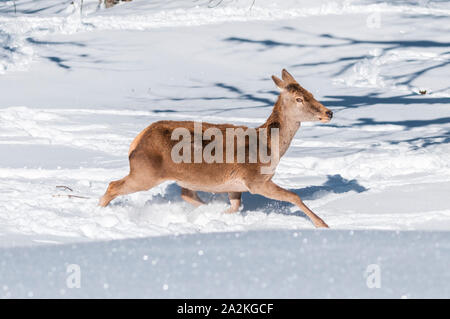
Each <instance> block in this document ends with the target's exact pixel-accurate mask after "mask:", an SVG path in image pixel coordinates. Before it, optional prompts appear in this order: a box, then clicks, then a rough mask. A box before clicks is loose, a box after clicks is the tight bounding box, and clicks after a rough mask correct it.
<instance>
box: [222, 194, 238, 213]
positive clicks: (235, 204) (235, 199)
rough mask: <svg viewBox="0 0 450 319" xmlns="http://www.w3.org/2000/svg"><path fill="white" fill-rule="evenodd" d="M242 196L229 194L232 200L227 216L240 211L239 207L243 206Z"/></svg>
mask: <svg viewBox="0 0 450 319" xmlns="http://www.w3.org/2000/svg"><path fill="white" fill-rule="evenodd" d="M241 195H242V193H240V192H229V193H228V198H229V199H230V204H231V206H230V208H228V209H227V210H226V211H224V213H225V214H233V213H236V212H237V211H238V210H239V206H241Z"/></svg>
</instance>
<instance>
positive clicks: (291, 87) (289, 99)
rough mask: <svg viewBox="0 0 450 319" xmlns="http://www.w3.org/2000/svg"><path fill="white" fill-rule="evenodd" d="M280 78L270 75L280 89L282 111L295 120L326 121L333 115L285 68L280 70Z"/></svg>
mask: <svg viewBox="0 0 450 319" xmlns="http://www.w3.org/2000/svg"><path fill="white" fill-rule="evenodd" d="M281 74H282V80H281V79H279V78H278V77H276V76H275V75H272V79H273V81H274V82H275V85H276V86H277V87H278V88H279V89H280V90H281V93H280V98H279V100H280V101H281V108H282V112H283V113H285V114H286V116H287V117H288V118H290V119H293V120H295V121H297V122H314V121H321V122H323V123H327V122H329V121H330V120H331V118H332V117H333V112H331V111H330V110H329V109H327V108H326V107H325V106H323V105H322V103H320V102H319V101H317V100H316V99H315V98H314V96H313V95H312V94H311V93H310V92H309V91H307V90H306V89H304V88H303V87H301V86H300V84H298V83H297V81H296V80H295V79H294V77H293V76H292V75H290V74H289V72H288V71H286V69H283V71H282V73H281Z"/></svg>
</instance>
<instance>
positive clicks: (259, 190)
mask: <svg viewBox="0 0 450 319" xmlns="http://www.w3.org/2000/svg"><path fill="white" fill-rule="evenodd" d="M249 190H250V192H251V193H252V194H259V195H262V196H265V197H268V198H271V199H275V200H280V201H285V202H289V203H292V204H294V205H296V206H298V207H299V208H300V209H301V210H302V211H303V212H304V213H305V214H306V215H307V216H308V217H309V219H310V220H311V221H312V223H313V224H314V226H316V227H318V228H319V227H321V228H328V225H327V224H326V223H325V222H324V221H323V220H322V219H321V218H320V217H319V216H317V215H316V214H314V213H313V211H312V210H310V209H309V208H308V207H307V206H306V205H305V204H304V203H303V201H302V200H301V198H300V196H298V195H297V194H295V193H293V192H291V191H288V190H286V189H284V188H281V187H280V186H278V185H277V184H275V183H274V182H272V181H266V182H263V183H262V184H257V183H254V184H253V185H249Z"/></svg>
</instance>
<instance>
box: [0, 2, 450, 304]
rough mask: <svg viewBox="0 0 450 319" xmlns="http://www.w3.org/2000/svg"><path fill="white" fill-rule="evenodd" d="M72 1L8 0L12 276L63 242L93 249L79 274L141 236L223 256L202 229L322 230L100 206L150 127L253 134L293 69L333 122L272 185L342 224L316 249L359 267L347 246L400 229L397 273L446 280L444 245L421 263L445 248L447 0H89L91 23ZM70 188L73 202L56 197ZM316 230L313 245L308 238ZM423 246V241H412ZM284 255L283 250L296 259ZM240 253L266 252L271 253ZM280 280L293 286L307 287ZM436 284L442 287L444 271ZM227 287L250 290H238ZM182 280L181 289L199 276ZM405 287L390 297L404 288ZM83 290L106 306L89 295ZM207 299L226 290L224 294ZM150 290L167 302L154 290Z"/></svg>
mask: <svg viewBox="0 0 450 319" xmlns="http://www.w3.org/2000/svg"><path fill="white" fill-rule="evenodd" d="M71 2H72V1H62V0H59V1H50V0H38V1H25V0H23V1H20V0H18V1H16V4H17V14H14V8H13V5H12V1H9V2H5V1H3V2H0V93H1V99H0V154H1V156H0V246H2V247H4V248H2V250H0V253H6V252H8V254H9V255H8V256H9V257H8V258H7V259H5V260H6V262H7V264H8V265H12V264H14V262H15V261H17V260H19V259H20V258H22V257H21V256H22V253H23V252H24V251H27V255H28V256H30V258H31V259H29V260H28V261H29V262H31V261H32V260H34V261H36V262H38V263H41V262H42V263H43V264H42V265H43V266H42V267H44V268H42V267H40V268H39V267H38V268H37V269H36V270H35V271H36V276H39V274H40V272H43V271H45V269H47V268H45V267H47V266H48V265H47V264H46V263H47V262H48V261H46V260H45V259H43V260H41V257H40V254H41V250H42V249H43V250H45V249H48V251H49V252H50V251H51V253H52V254H57V252H58V251H62V252H67V251H70V247H71V246H70V245H69V246H56V247H47V246H52V245H54V244H64V243H78V242H86V243H85V245H83V246H77V247H79V249H81V247H83V248H82V249H83V251H84V250H86V255H87V256H88V257H86V258H87V260H88V261H86V262H90V263H91V262H92V263H94V262H95V261H94V260H93V259H91V258H94V257H90V256H93V255H95V254H94V252H95V251H97V250H99V251H103V252H104V250H108V249H109V247H110V246H111V247H112V246H114V245H118V246H121V247H122V246H123V247H126V246H127V245H134V244H130V243H136V245H138V246H144V245H146V243H147V241H151V242H152V243H161V245H162V246H164V245H165V244H163V243H168V242H170V241H172V240H176V239H173V237H171V236H173V235H178V234H195V235H192V237H190V236H186V237H183V238H186V242H189V241H195V240H197V239H201V242H202V243H203V244H204V245H208V247H217V248H216V249H222V248H223V247H222V245H223V243H221V242H220V240H219V239H221V238H222V237H220V236H228V235H226V234H223V235H208V234H204V233H212V232H230V231H235V232H238V233H240V234H241V235H245V234H246V233H245V232H246V231H250V230H257V231H258V232H256V233H252V234H256V235H248V236H264V234H265V236H268V238H267V239H266V240H267V241H270V239H271V238H272V237H273V239H274V240H279V239H277V238H285V237H283V236H289V235H283V234H284V232H283V231H286V234H292V232H287V230H291V231H298V230H301V231H302V232H303V231H305V230H306V229H312V227H313V226H312V225H311V223H310V222H309V221H308V220H307V219H306V217H305V216H304V215H303V214H302V213H301V212H300V211H299V210H297V209H296V208H293V207H291V205H287V204H285V203H278V202H274V201H270V200H267V199H264V198H262V197H259V196H253V195H250V194H245V195H244V198H243V207H242V210H241V212H240V213H239V214H236V215H232V216H229V215H223V214H221V213H220V212H221V211H223V210H224V209H225V207H226V205H227V201H226V197H225V196H223V195H220V194H218V195H212V194H207V193H203V194H201V196H202V198H204V199H205V200H208V201H209V202H210V203H209V204H208V205H206V206H204V207H200V208H197V209H194V208H193V207H191V206H189V204H186V203H184V202H182V201H181V199H180V198H179V192H180V190H179V188H178V187H177V186H176V185H174V184H170V183H166V184H163V185H161V186H159V187H156V188H155V189H152V190H151V191H149V192H145V193H138V194H133V195H129V196H125V197H121V198H118V199H117V200H115V201H114V202H113V204H112V205H111V206H110V207H108V208H106V209H100V208H98V207H97V206H96V204H97V200H98V197H99V196H101V195H102V193H103V192H104V190H105V189H106V186H107V183H108V182H109V181H111V180H114V179H117V178H120V177H122V176H124V175H126V174H127V171H128V161H127V156H126V154H127V150H128V146H129V143H130V142H131V141H132V139H133V138H134V137H135V136H136V134H137V133H139V131H140V130H142V129H143V128H145V127H146V126H147V125H148V124H149V123H151V122H153V121H156V120H160V119H195V120H203V121H208V122H224V121H226V122H232V123H237V124H246V125H250V126H257V125H259V124H260V123H262V122H263V121H264V120H265V118H266V117H267V116H268V115H269V114H270V111H271V108H272V105H273V103H274V102H275V99H276V95H277V92H276V89H275V86H274V85H273V83H272V81H271V79H270V75H272V74H276V75H278V74H279V72H280V71H281V69H282V68H287V69H288V70H289V71H290V72H291V73H292V74H293V75H294V76H295V77H296V78H297V80H298V81H299V82H300V84H302V85H303V86H304V87H305V88H307V89H308V90H310V91H311V92H312V93H313V94H314V95H315V97H316V98H317V99H318V100H320V101H322V102H323V104H324V105H326V106H327V107H329V108H330V109H332V110H333V112H334V113H335V118H334V119H333V121H332V122H331V123H329V124H318V123H304V124H303V125H302V127H301V129H300V130H299V132H298V134H297V135H296V137H295V139H294V141H293V143H292V145H291V148H290V149H289V151H288V153H287V154H286V155H285V157H284V158H283V159H282V161H281V163H280V165H279V167H278V169H277V174H276V176H275V178H274V180H275V181H276V182H277V183H279V184H280V185H281V186H284V187H287V188H289V189H292V190H294V191H295V192H297V193H298V194H299V195H300V196H301V197H302V198H303V199H304V200H305V202H306V203H307V204H308V205H309V206H310V207H311V208H312V209H313V210H314V211H315V212H316V213H317V214H318V215H320V216H321V217H322V218H323V219H324V220H325V221H326V222H327V223H328V224H329V225H330V227H332V228H333V229H338V230H340V231H333V232H329V233H326V232H320V236H321V237H320V238H321V240H322V239H326V240H327V242H328V243H330V242H334V241H336V243H334V244H333V247H334V248H336V251H337V252H336V253H335V254H333V256H335V258H338V260H337V262H339V263H340V264H338V265H336V267H337V268H336V269H338V268H339V269H341V270H342V269H347V270H349V271H355V272H356V271H358V272H359V271H360V267H359V266H358V267H356V266H355V267H352V266H351V263H346V262H344V261H345V260H346V258H350V260H351V258H356V257H352V256H351V254H350V252H351V251H352V249H353V248H355V249H356V248H357V247H359V248H358V249H362V248H361V246H359V245H360V244H358V243H357V242H354V241H352V240H351V238H349V237H347V236H343V238H342V239H340V240H337V239H336V238H337V237H336V236H338V235H337V234H347V233H348V231H350V230H355V233H359V232H356V230H364V232H361V234H363V235H361V236H362V238H364V240H368V241H369V239H370V245H373V248H371V249H373V250H371V252H370V253H368V255H367V256H370V258H368V259H373V258H375V257H376V256H378V255H377V249H382V248H384V247H385V246H386V245H394V242H393V241H389V239H386V238H385V237H384V235H385V234H397V233H396V232H395V231H400V232H399V233H398V236H403V237H401V238H402V239H401V241H399V242H398V243H397V242H396V243H395V245H394V246H393V247H397V248H396V249H398V251H400V250H401V249H400V247H402V249H404V251H405V255H404V263H405V264H407V265H409V266H407V267H405V269H402V270H401V271H400V268H398V274H399V275H400V274H404V276H406V277H408V276H411V278H412V277H414V276H416V275H417V274H418V273H420V272H421V269H423V267H430V269H431V270H436V271H437V270H439V269H441V268H440V267H441V265H442V263H441V262H442V260H443V262H444V264H445V263H446V265H448V259H445V258H448V249H447V250H445V249H444V250H442V254H444V255H445V254H447V255H446V257H445V258H444V259H442V260H441V259H440V262H436V263H435V264H430V265H428V264H424V263H419V262H417V263H415V262H416V259H415V258H416V257H417V251H418V249H419V246H418V245H419V244H418V242H420V243H421V245H423V247H422V246H420V247H421V248H423V249H424V250H425V251H424V254H426V256H432V255H433V253H434V252H435V250H434V249H433V247H434V246H433V245H435V244H438V245H440V247H448V243H449V241H448V236H447V232H448V231H449V230H450V204H449V203H448V201H447V198H448V194H449V192H450V161H449V151H450V146H449V142H450V135H449V133H450V125H449V123H450V109H449V107H448V105H449V102H450V86H449V81H448V74H450V66H449V61H450V60H449V58H450V53H449V52H450V50H449V48H450V39H449V37H448V34H449V31H450V30H449V25H450V23H448V22H449V15H450V6H449V4H448V2H445V1H396V2H392V3H381V2H378V1H327V0H324V1H313V2H311V1H294V0H290V1H262V0H257V1H256V2H255V4H254V6H253V7H251V8H250V6H251V3H252V1H225V0H224V1H223V2H222V3H221V4H220V5H219V6H217V7H215V8H209V7H208V1H203V2H202V1H152V2H150V3H149V1H144V0H133V2H130V3H124V4H120V5H118V6H116V7H114V8H112V9H107V10H106V9H104V8H102V7H100V8H99V7H98V1H96V0H90V1H87V0H85V1H84V8H83V14H82V16H80V10H79V7H78V4H79V1H74V4H71ZM421 90H426V91H427V93H426V94H425V95H421V94H419V91H421ZM61 185H65V186H68V187H71V188H72V189H73V190H74V192H73V193H72V192H69V191H64V190H63V189H61V188H56V186H61ZM67 194H75V195H79V196H83V197H88V199H79V198H67V197H65V195H67ZM54 195H56V196H54ZM60 195H62V196H60ZM274 229H277V230H278V231H277V232H272V231H269V230H274ZM375 230H377V231H375ZM378 230H391V231H394V232H382V231H378ZM406 230H409V231H411V232H404V231H406ZM422 231H427V232H425V233H424V232H422ZM438 231H441V232H438ZM199 233H201V234H199ZM308 234H311V236H315V235H313V234H314V231H312V230H311V232H310V233H309V232H308ZM422 234H425V235H422ZM164 235H167V237H161V238H155V239H145V240H142V241H136V242H134V241H123V242H122V241H118V242H111V243H107V244H95V243H94V242H95V241H97V240H123V239H128V238H134V237H148V236H164ZM246 236H247V235H246ZM389 236H391V235H389ZM389 236H388V237H387V238H392V237H389ZM392 236H394V235H392ZM418 236H420V238H421V241H418V240H413V239H415V238H419V237H418ZM189 238H191V239H189ZM216 239H217V240H216ZM410 239H411V242H409V240H410ZM91 245H97V246H91ZM102 245H104V246H102ZM152 245H153V246H152V247H153V249H156V248H155V247H156V246H158V244H152ZM167 245H169V244H167ZM186 245H187V246H186V249H188V244H186ZM236 245H237V244H236ZM317 245H319V244H317ZM354 245H356V246H354ZM17 246H45V247H38V248H32V247H31V248H17ZM169 246H170V245H169ZM169 246H168V247H169ZM288 246H289V245H288V243H287V244H286V246H282V249H281V253H282V252H283V251H285V252H286V254H288V253H289V249H291V248H285V247H288ZM170 247H171V246H170ZM244 247H246V249H247V250H251V249H255V250H256V252H255V254H257V253H258V251H259V253H262V251H264V250H263V249H262V248H261V247H262V246H261V247H256V246H252V245H250V244H244ZM34 249H36V250H34ZM180 249H182V248H180ZM230 249H231V248H230ZM330 249H331V248H330ZM439 251H440V250H439ZM394 252H395V250H392V251H391V252H390V253H389V254H390V255H389V254H388V256H391V255H395V253H394ZM174 253H175V251H174ZM384 253H385V251H382V253H380V256H381V257H383V254H384ZM169 254H170V251H169ZM386 254H387V253H386ZM349 255H350V256H349ZM33 256H34V257H33ZM304 257H305V255H303V254H300V255H298V256H296V257H295V258H298V259H302V258H304ZM321 257H323V255H321V254H320V253H319V252H318V253H317V255H315V254H313V256H312V257H310V258H311V259H310V261H309V262H310V264H308V266H312V265H314V266H315V267H317V271H318V272H321V273H327V271H331V272H333V271H334V270H333V269H334V268H331V269H329V268H328V267H329V262H319V261H318V260H322V259H321ZM372 257H373V258H372ZM52 258H53V257H52ZM265 258H267V261H266V262H268V260H269V259H271V257H270V255H268V256H266V257H265ZM282 260H284V261H280V263H281V264H283V263H285V264H283V265H284V266H283V265H281V266H280V267H281V268H280V269H285V268H286V267H288V263H289V262H290V261H289V260H287V259H282ZM296 260H297V259H296ZM59 261H61V262H62V260H58V261H55V263H58V262H59ZM173 262H175V261H173ZM313 262H314V263H313ZM130 263H131V264H130V267H133V265H134V264H133V262H132V261H130ZM58 265H59V264H58ZM361 266H362V264H361ZM23 267H26V266H23ZM52 267H57V268H58V267H63V266H62V265H59V266H57V264H53V265H52ZM105 267H112V266H111V265H108V264H106V265H105ZM121 267H123V269H125V267H126V262H125V261H124V264H123V265H121ZM249 267H251V268H250V270H249V272H251V271H252V270H253V271H257V270H256V267H253V266H249ZM283 267H284V268H283ZM364 267H365V266H364ZM447 268H448V267H447ZM58 269H59V268H58ZM108 269H111V268H108ZM286 269H287V268H286ZM443 269H445V268H443ZM22 270H23V271H25V268H23V269H22V268H21V270H17V273H16V274H20V271H22ZM11 271H13V269H11V267H6V268H5V267H3V268H2V276H1V277H0V288H1V284H2V282H1V281H2V280H3V281H5V280H6V279H5V278H12V279H8V280H10V281H8V284H7V286H8V287H9V288H8V289H9V291H10V292H11V296H19V295H21V296H24V294H25V293H26V292H25V290H26V289H25V288H24V289H25V290H20V289H19V288H18V287H19V283H21V284H22V285H23V286H24V287H27V289H31V290H33V291H34V295H36V296H38V295H39V294H41V295H42V294H44V292H43V291H42V290H41V286H33V282H34V281H33V280H31V279H30V280H28V279H27V280H25V279H24V280H23V281H21V280H20V278H19V277H20V275H17V276H15V277H14V276H12V277H10V274H11ZM267 271H268V272H271V271H274V273H273V274H272V275H271V276H269V277H270V278H272V279H273V281H274V282H276V280H277V270H276V269H275V268H273V269H272V268H271V266H270V265H269V264H268V265H267ZM286 271H287V272H286V276H287V275H288V274H290V275H292V276H295V275H298V274H297V271H296V270H293V269H290V268H289V270H286ZM336 271H337V270H336ZM439 271H441V270H439ZM168 273H170V272H168ZM225 273H226V272H224V273H223V274H225ZM428 273H429V271H428V272H426V274H428ZM396 274H397V273H396ZM65 275H66V274H65V273H63V274H58V276H65ZM422 275H423V276H424V277H423V278H424V280H425V279H426V278H427V277H425V276H426V275H425V273H423V274H422ZM440 275H442V276H443V277H445V278H448V272H446V271H445V270H442V271H441V273H440ZM161 276H162V275H161ZM229 276H230V278H229V279H230V280H231V279H232V276H235V274H233V273H229ZM393 276H394V275H393ZM406 277H405V278H406ZM27 278H30V277H27ZM408 278H409V277H408ZM420 278H422V277H420ZM436 278H437V277H436ZM11 280H12V281H11ZM155 280H156V279H155ZM305 280H306V279H305ZM405 280H406V279H405ZM438 281H439V280H438V279H436V283H437V282H438ZM233 282H235V283H236V285H237V286H236V287H234V288H233V289H235V291H241V294H242V296H244V292H242V289H241V288H242V286H239V285H238V284H237V283H239V281H233ZM412 282H413V283H415V284H411V285H412V286H411V289H409V290H410V291H412V292H414V294H412V295H413V296H431V295H433V296H436V295H439V296H447V297H448V296H449V294H448V289H447V288H446V287H445V286H442V285H441V286H440V285H437V284H436V285H434V286H433V287H434V290H433V289H432V288H429V289H428V290H423V291H422V289H420V288H421V287H422V286H421V285H422V284H423V282H422V283H421V282H420V281H419V280H417V281H414V280H413V281H412ZM433 282H434V281H433ZM314 283H315V281H312V280H311V281H310V282H308V285H307V286H308V287H310V288H308V289H305V290H303V291H302V292H298V293H296V292H294V290H288V292H286V294H284V293H281V290H279V294H278V295H276V294H275V293H274V294H273V296H308V295H310V296H319V295H320V296H327V293H326V292H324V293H323V294H320V293H319V292H318V291H319V290H315V289H314V287H316V288H317V287H318V286H315V284H314ZM185 284H186V286H185V288H186V289H188V287H189V286H190V285H191V284H192V282H191V281H187V282H186V283H185ZM304 284H305V283H304V282H302V285H304ZM357 284H358V285H359V284H360V283H359V282H356V281H354V282H353V281H349V282H347V284H346V285H347V286H348V287H349V288H348V289H350V291H352V293H349V294H344V295H343V296H356V295H358V294H359V295H361V296H365V297H370V296H371V295H370V293H371V292H367V291H366V290H363V289H359V290H358V289H357V288H355V290H352V287H354V286H352V285H357ZM395 287H396V288H399V286H395ZM430 287H431V286H430ZM16 289H17V290H16ZM183 289H184V288H183ZM230 289H231V288H230ZM240 289H241V290H240ZM392 289H393V288H392ZM19 290H20V292H19ZM44 290H45V289H44ZM400 290H401V289H398V290H395V293H390V292H387V291H386V290H385V291H384V292H382V293H380V295H383V296H390V297H400V296H401V295H402V294H403V293H407V291H405V292H400ZM55 291H57V290H54V291H53V293H55ZM58 291H59V289H58ZM81 291H83V293H84V294H86V295H88V294H89V295H91V296H93V295H95V294H97V293H98V294H99V295H101V293H100V292H99V291H98V290H95V289H93V290H91V289H88V290H81ZM140 291H143V290H139V291H138V290H135V291H132V290H130V291H129V295H134V296H138V293H139V292H140ZM156 291H157V290H156ZM181 291H182V290H181ZM253 291H255V293H256V289H255V290H253ZM262 291H266V290H261V292H262ZM267 291H268V290H267ZM48 293H50V292H48ZM204 293H205V296H206V295H208V294H209V295H208V296H216V297H220V296H222V295H221V294H220V291H219V290H214V288H211V290H208V288H205V290H204ZM340 293H341V292H340ZM289 294H290V295H289ZM113 295H114V296H117V295H118V293H115V294H113ZM145 295H146V296H157V294H156V292H155V294H153V292H149V291H148V290H147V292H146V294H145ZM329 295H330V296H337V293H336V294H334V293H331V292H330V293H329ZM4 296H6V295H4ZM161 296H163V295H161ZM170 296H180V297H181V295H170ZM189 296H196V295H195V294H194V295H189ZM223 296H231V294H230V295H228V294H226V293H224V294H223ZM248 296H251V294H249V295H248ZM258 296H259V295H258ZM261 296H272V294H268V293H267V294H261Z"/></svg>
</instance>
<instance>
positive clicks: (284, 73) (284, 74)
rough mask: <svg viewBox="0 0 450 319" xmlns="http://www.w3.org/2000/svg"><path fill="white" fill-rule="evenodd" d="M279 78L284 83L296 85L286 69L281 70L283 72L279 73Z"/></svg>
mask: <svg viewBox="0 0 450 319" xmlns="http://www.w3.org/2000/svg"><path fill="white" fill-rule="evenodd" d="M281 77H282V78H283V81H284V82H286V83H297V81H295V79H294V77H293V76H292V75H291V74H290V73H289V72H288V71H286V69H283V71H281Z"/></svg>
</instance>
